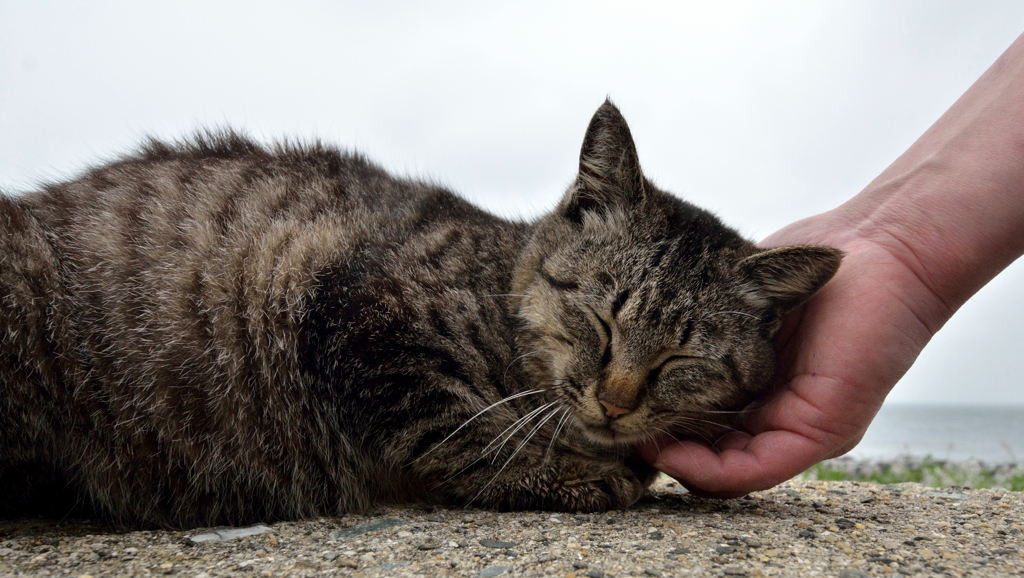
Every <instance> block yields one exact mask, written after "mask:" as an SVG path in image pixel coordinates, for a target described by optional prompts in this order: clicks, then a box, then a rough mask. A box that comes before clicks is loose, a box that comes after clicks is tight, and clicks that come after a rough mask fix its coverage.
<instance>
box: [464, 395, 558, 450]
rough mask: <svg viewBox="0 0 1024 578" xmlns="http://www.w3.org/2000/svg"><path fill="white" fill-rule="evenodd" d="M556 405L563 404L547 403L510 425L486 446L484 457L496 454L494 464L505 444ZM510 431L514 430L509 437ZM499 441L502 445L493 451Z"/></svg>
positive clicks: (556, 401)
mask: <svg viewBox="0 0 1024 578" xmlns="http://www.w3.org/2000/svg"><path fill="white" fill-rule="evenodd" d="M556 403H561V402H560V401H559V400H555V401H552V402H549V403H546V404H544V405H542V406H540V407H538V408H536V409H534V410H533V411H531V412H530V413H528V414H526V415H524V416H523V417H521V418H519V419H517V420H516V421H514V422H513V423H512V425H510V426H508V427H507V428H505V430H504V431H503V432H501V433H500V434H498V435H497V436H496V437H495V438H494V440H493V441H491V443H489V444H487V445H486V446H485V447H484V449H483V455H485V456H486V455H487V454H489V453H493V454H494V457H492V458H491V462H492V463H493V462H494V461H495V460H496V459H497V458H498V455H500V454H501V450H502V448H504V447H505V444H506V443H508V441H509V440H510V439H512V437H513V436H515V435H516V433H518V432H519V430H521V429H523V426H525V425H526V424H528V423H530V422H531V421H533V418H535V417H537V415H538V414H540V413H541V412H543V411H544V410H546V409H548V408H549V407H551V406H553V405H555V404H556ZM517 424H518V425H517ZM512 428H515V429H512ZM509 430H512V432H511V433H508V435H506V433H507V432H508V431H509ZM502 436H504V439H502ZM499 439H501V445H499V446H497V447H496V448H495V449H491V448H492V447H494V444H496V443H498V440H499ZM488 450H490V451H488Z"/></svg>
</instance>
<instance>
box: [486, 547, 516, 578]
mask: <svg viewBox="0 0 1024 578" xmlns="http://www.w3.org/2000/svg"><path fill="white" fill-rule="evenodd" d="M480 545H481V546H483V547H485V548H515V547H516V543H515V542H503V541H501V540H491V539H489V538H484V539H482V540H480ZM500 567H503V566H496V568H500ZM495 576H497V574H495Z"/></svg>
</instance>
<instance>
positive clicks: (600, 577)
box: [584, 568, 604, 578]
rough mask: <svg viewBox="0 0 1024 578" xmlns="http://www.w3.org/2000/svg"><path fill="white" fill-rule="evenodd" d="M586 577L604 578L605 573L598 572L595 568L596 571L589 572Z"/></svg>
mask: <svg viewBox="0 0 1024 578" xmlns="http://www.w3.org/2000/svg"><path fill="white" fill-rule="evenodd" d="M584 576H586V577H587V578H604V572H602V571H600V570H597V569H596V568H595V569H594V570H589V571H587V573H586V574H584Z"/></svg>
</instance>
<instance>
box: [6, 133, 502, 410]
mask: <svg viewBox="0 0 1024 578" xmlns="http://www.w3.org/2000/svg"><path fill="white" fill-rule="evenodd" d="M18 202H19V204H21V205H22V207H23V208H24V209H25V210H26V211H27V213H29V214H31V215H33V216H34V217H35V220H36V221H37V222H38V223H39V224H40V226H41V227H42V229H43V230H45V232H46V236H47V238H48V241H49V244H50V245H51V246H52V247H53V249H54V251H55V254H56V255H57V261H58V262H59V269H60V275H59V277H60V282H59V284H60V286H59V287H54V289H55V290H57V291H59V292H60V293H61V295H62V297H61V298H60V299H59V300H58V302H57V303H56V305H55V307H56V308H55V309H54V310H53V311H54V315H53V316H52V319H51V321H54V322H55V325H56V331H55V336H56V337H55V339H56V341H58V342H60V343H61V344H62V345H63V346H64V347H66V348H68V349H69V350H73V351H75V352H76V354H75V355H72V356H69V358H68V362H67V363H68V365H69V366H68V367H67V368H66V370H67V371H68V372H70V374H72V375H76V376H77V377H72V379H71V381H72V382H78V383H83V382H90V383H91V382H96V384H97V387H103V388H106V389H105V390H104V391H110V389H111V388H112V387H114V388H116V387H120V386H119V385H117V384H121V383H133V384H136V385H137V386H141V388H136V389H133V390H131V391H133V392H134V391H137V390H138V391H145V390H149V391H151V392H165V391H166V390H167V387H166V386H167V385H173V384H177V385H181V384H200V383H204V384H223V385H224V386H225V387H226V386H227V384H230V383H233V382H237V381H238V380H254V382H260V383H273V382H275V380H278V379H279V378H280V377H281V375H282V373H288V372H290V371H293V370H294V368H295V361H296V355H297V351H296V347H295V343H296V342H297V341H298V330H299V329H298V328H299V325H300V322H301V319H300V318H301V317H302V316H303V315H304V312H305V311H306V309H307V303H306V302H307V301H308V299H309V298H310V295H311V293H312V292H314V291H315V290H316V287H317V286H318V285H319V284H320V283H322V279H323V274H324V271H328V270H337V268H338V267H339V264H341V265H344V267H346V268H348V269H349V270H352V271H366V270H370V269H373V268H377V267H379V266H380V264H381V263H384V262H387V261H389V260H393V259H394V257H393V256H394V255H396V254H397V255H401V254H402V253H403V252H408V251H409V247H410V246H412V247H416V246H418V245H422V244H423V239H430V238H432V237H439V236H440V237H444V236H445V235H444V232H445V231H448V230H451V229H459V230H472V231H476V233H474V234H479V235H481V236H484V237H488V236H493V235H492V233H493V232H494V231H495V229H502V228H507V224H504V222H503V221H501V220H500V219H497V218H496V217H493V216H491V215H488V214H486V213H484V212H483V211H480V210H479V209H477V208H475V207H473V206H472V205H470V204H469V203H468V202H466V201H464V200H462V199H460V198H459V197H457V196H456V195H454V194H452V193H451V192H449V191H447V190H446V189H444V188H441V187H438V186H434V185H431V184H429V183H423V182H419V181H415V180H407V179H399V178H395V177H393V176H391V175H389V174H388V173H387V172H385V171H384V170H383V169H381V168H379V167H377V166H375V165H373V164H372V163H370V162H368V161H367V160H365V159H364V158H362V157H361V156H359V155H357V154H352V153H346V152H342V151H340V150H338V149H336V148H333V147H329V146H325V145H320V144H309V145H296V144H281V145H276V146H273V147H268V146H263V145H260V144H257V143H255V142H253V141H251V140H249V139H246V138H244V137H242V136H239V135H237V134H234V133H231V132H225V133H219V134H204V135H201V136H197V137H193V138H192V139H191V140H188V141H185V142H181V143H177V144H164V143H160V142H155V141H153V142H150V143H148V144H147V145H145V146H144V147H143V148H142V149H141V150H140V151H139V152H137V153H135V154H134V155H131V156H128V157H125V158H122V159H120V160H118V161H116V162H113V163H109V164H107V165H104V166H100V167H98V168H95V169H92V170H90V171H89V172H87V173H86V174H85V175H83V176H82V177H80V178H78V179H76V180H72V181H68V182H65V183H60V184H55V185H51V186H48V187H46V188H45V189H44V190H43V191H41V192H39V193H34V194H28V195H25V196H23V197H21V198H19V199H18ZM97 379H98V381H97ZM101 382H105V383H106V384H107V385H104V386H100V385H99V384H100V383H101ZM112 384H113V385H112ZM212 389H216V387H213V388H212ZM115 393H116V392H115ZM152 405H153V404H150V406H152Z"/></svg>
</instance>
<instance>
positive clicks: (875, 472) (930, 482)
mask: <svg viewBox="0 0 1024 578" xmlns="http://www.w3.org/2000/svg"><path fill="white" fill-rule="evenodd" d="M800 478H801V479H804V480H826V481H844V480H845V481H862V482H877V483H879V484H899V483H901V482H917V483H919V484H924V485H926V486H931V487H935V488H949V487H953V486H959V487H964V488H973V489H978V488H1003V489H1006V490H1012V491H1016V492H1019V491H1022V490H1024V464H1022V463H1006V464H996V465H989V464H985V463H984V462H981V461H978V460H969V461H966V462H949V461H945V460H937V459H934V458H932V457H931V456H928V457H924V458H913V457H903V458H898V459H896V460H891V461H861V460H855V459H852V458H838V459H834V460H827V461H824V462H822V463H820V464H817V465H815V466H812V467H811V468H810V469H809V470H807V471H806V472H804V473H803V474H801V475H800Z"/></svg>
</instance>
